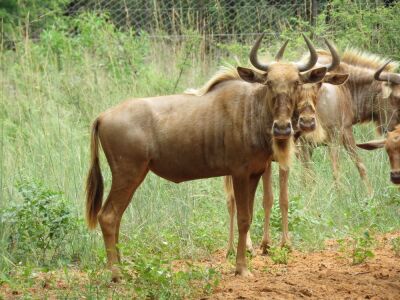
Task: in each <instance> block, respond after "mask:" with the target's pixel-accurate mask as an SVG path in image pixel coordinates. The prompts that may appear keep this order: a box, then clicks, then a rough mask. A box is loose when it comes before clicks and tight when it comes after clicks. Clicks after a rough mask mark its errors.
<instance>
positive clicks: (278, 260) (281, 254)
mask: <svg viewBox="0 0 400 300" xmlns="http://www.w3.org/2000/svg"><path fill="white" fill-rule="evenodd" d="M268 253H269V256H270V257H271V260H272V261H273V262H274V263H275V264H283V265H287V263H288V260H289V253H290V251H289V249H288V248H286V247H271V248H270V249H269V250H268Z"/></svg>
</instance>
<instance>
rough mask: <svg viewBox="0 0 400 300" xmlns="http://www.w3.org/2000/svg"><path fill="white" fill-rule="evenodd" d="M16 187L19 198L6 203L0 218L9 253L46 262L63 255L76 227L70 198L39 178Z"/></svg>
mask: <svg viewBox="0 0 400 300" xmlns="http://www.w3.org/2000/svg"><path fill="white" fill-rule="evenodd" d="M16 188H17V190H18V192H19V193H20V194H21V196H22V202H19V201H15V202H14V203H12V204H10V205H9V206H8V207H7V208H6V209H5V210H4V211H3V213H2V216H1V219H0V221H1V225H2V228H3V230H4V231H5V234H6V237H7V240H8V248H9V252H10V253H11V254H12V257H13V258H14V259H15V260H17V261H23V262H27V261H29V259H32V258H36V259H37V260H38V263H40V264H49V263H51V262H52V260H53V259H55V258H57V257H60V256H61V255H66V254H67V253H68V251H69V250H70V246H71V245H70V242H71V239H72V237H73V236H74V235H75V234H77V231H78V230H79V226H78V224H79V220H78V218H77V217H76V216H75V215H74V214H73V213H72V207H71V205H70V204H69V203H70V202H68V201H67V200H65V199H64V198H63V197H62V193H61V192H56V191H52V190H50V189H48V188H46V187H45V186H44V185H43V184H42V183H40V182H26V181H23V182H20V183H18V184H17V185H16Z"/></svg>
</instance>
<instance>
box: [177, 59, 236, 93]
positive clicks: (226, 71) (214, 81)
mask: <svg viewBox="0 0 400 300" xmlns="http://www.w3.org/2000/svg"><path fill="white" fill-rule="evenodd" d="M237 79H240V76H239V74H238V72H237V70H236V68H235V67H233V66H226V67H221V68H220V69H219V70H218V71H217V72H216V73H215V74H214V76H212V77H211V78H210V80H208V81H207V82H206V83H205V84H204V85H203V86H202V87H201V88H198V89H187V90H186V91H185V94H189V95H195V96H203V95H205V94H207V93H208V92H210V91H211V90H212V89H213V88H214V87H215V86H216V85H218V84H219V83H221V82H225V81H228V80H237Z"/></svg>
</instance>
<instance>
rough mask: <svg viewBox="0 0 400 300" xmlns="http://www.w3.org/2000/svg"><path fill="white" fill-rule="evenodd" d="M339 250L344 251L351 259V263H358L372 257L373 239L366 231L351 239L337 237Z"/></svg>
mask: <svg viewBox="0 0 400 300" xmlns="http://www.w3.org/2000/svg"><path fill="white" fill-rule="evenodd" d="M338 244H339V252H342V253H344V254H345V255H346V256H348V257H349V258H350V259H351V260H352V264H353V265H359V264H361V263H363V262H365V261H366V260H367V259H368V258H373V257H374V252H373V247H374V245H375V239H374V238H373V236H371V235H370V233H369V232H368V231H365V232H364V233H363V234H362V235H361V236H356V237H354V238H353V239H349V240H348V239H339V240H338Z"/></svg>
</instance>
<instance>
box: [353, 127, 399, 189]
mask: <svg viewBox="0 0 400 300" xmlns="http://www.w3.org/2000/svg"><path fill="white" fill-rule="evenodd" d="M357 146H358V147H360V148H363V149H365V150H375V149H378V148H383V147H385V149H386V152H387V154H388V156H389V161H390V169H391V170H390V180H391V181H392V182H393V183H394V184H400V125H397V126H396V128H395V129H394V130H393V131H389V132H388V136H387V138H386V139H383V140H374V141H369V142H367V143H362V144H357Z"/></svg>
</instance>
